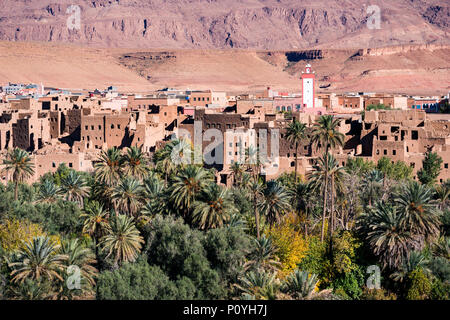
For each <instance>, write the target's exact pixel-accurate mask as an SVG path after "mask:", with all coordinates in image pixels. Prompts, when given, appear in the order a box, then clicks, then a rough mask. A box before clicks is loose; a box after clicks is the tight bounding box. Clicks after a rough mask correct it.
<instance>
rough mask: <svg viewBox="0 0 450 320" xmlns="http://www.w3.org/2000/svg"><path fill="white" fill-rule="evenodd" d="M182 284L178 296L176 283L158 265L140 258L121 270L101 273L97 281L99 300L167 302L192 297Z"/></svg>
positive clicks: (184, 284)
mask: <svg viewBox="0 0 450 320" xmlns="http://www.w3.org/2000/svg"><path fill="white" fill-rule="evenodd" d="M186 285H187V284H186V283H181V290H180V291H181V296H180V295H179V294H180V293H179V291H178V288H177V283H176V282H173V281H170V279H169V277H168V276H167V275H166V274H165V273H164V272H163V271H162V270H161V269H160V268H159V267H157V266H151V265H149V264H148V263H147V261H145V259H141V260H140V261H139V262H136V263H134V264H131V263H126V264H125V265H123V266H122V267H121V268H120V269H118V270H114V271H104V272H102V273H101V274H100V275H99V278H98V281H97V298H98V299H99V300H170V299H178V298H181V299H189V298H192V297H191V296H189V295H185V294H186V293H188V291H187V290H186V288H185V287H186Z"/></svg>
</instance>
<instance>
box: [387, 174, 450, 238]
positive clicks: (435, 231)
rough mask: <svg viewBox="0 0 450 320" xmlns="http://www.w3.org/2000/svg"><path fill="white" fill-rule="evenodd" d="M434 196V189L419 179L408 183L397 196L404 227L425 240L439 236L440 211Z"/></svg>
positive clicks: (396, 199) (396, 200)
mask: <svg viewBox="0 0 450 320" xmlns="http://www.w3.org/2000/svg"><path fill="white" fill-rule="evenodd" d="M432 198H433V191H432V189H431V188H429V187H427V186H426V185H422V184H420V183H419V182H417V181H412V182H410V183H408V184H406V185H405V186H404V187H403V188H402V189H401V190H400V192H398V193H397V194H396V197H395V202H396V204H397V206H398V210H399V213H400V214H401V217H402V226H403V228H405V229H407V230H409V231H410V232H411V233H412V234H417V235H420V236H421V237H423V238H424V239H425V240H432V239H435V238H436V237H438V236H439V227H440V224H441V222H440V212H439V210H437V208H436V207H437V204H436V202H435V201H434V200H433V199H432Z"/></svg>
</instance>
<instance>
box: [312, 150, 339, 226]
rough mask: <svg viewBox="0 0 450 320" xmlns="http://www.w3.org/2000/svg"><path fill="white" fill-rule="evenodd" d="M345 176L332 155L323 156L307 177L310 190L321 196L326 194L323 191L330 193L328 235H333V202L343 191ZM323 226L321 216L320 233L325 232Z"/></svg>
mask: <svg viewBox="0 0 450 320" xmlns="http://www.w3.org/2000/svg"><path fill="white" fill-rule="evenodd" d="M345 174H346V172H345V168H344V167H340V166H339V164H338V162H337V161H336V159H335V158H334V157H333V156H332V155H328V157H325V156H324V157H322V158H319V159H318V161H317V163H316V164H315V165H314V166H313V171H312V172H311V173H310V175H309V180H310V186H311V188H312V190H320V192H321V193H322V194H327V192H326V191H325V189H327V190H329V191H330V199H331V201H330V202H331V214H330V216H331V221H330V225H329V232H330V235H331V234H332V233H333V231H334V226H335V214H334V200H335V197H336V194H337V193H339V192H342V190H343V185H344V178H345ZM330 182H331V183H330ZM327 183H329V185H328V188H326V186H327ZM324 192H325V193H324ZM324 225H325V220H324V219H323V215H322V232H324V230H325V227H324Z"/></svg>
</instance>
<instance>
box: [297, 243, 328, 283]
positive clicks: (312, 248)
mask: <svg viewBox="0 0 450 320" xmlns="http://www.w3.org/2000/svg"><path fill="white" fill-rule="evenodd" d="M326 260H327V257H326V243H324V242H320V239H319V238H318V237H311V238H309V240H308V250H307V251H306V254H305V256H304V257H303V259H302V260H301V261H300V263H299V264H298V269H299V270H304V271H308V272H309V273H313V274H317V275H319V277H320V278H321V279H323V276H324V275H325V270H324V267H325V265H326Z"/></svg>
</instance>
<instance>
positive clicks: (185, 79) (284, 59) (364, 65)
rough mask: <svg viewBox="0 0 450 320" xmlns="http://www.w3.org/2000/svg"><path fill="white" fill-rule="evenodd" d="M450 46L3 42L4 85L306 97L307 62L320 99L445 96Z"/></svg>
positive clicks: (0, 75)
mask: <svg viewBox="0 0 450 320" xmlns="http://www.w3.org/2000/svg"><path fill="white" fill-rule="evenodd" d="M449 57H450V46H443V45H426V46H425V45H423V46H409V45H408V46H397V47H388V48H382V49H370V50H368V49H365V50H358V49H345V50H321V49H317V50H295V51H257V50H238V49H228V50H191V49H189V50H139V49H94V48H85V47H80V46H74V45H70V46H69V45H56V44H48V43H44V44H43V43H22V42H0V84H1V83H5V82H7V81H12V82H15V81H17V82H37V83H40V82H42V83H44V84H45V85H46V86H54V87H60V88H70V89H95V88H104V87H106V86H108V85H116V86H118V87H119V89H120V90H122V91H137V92H145V91H149V90H154V89H160V88H163V87H167V86H168V87H179V88H184V89H185V88H191V89H207V88H212V89H216V90H226V91H256V90H262V89H264V88H265V87H267V86H271V87H273V88H275V89H288V90H291V91H297V92H299V91H300V90H301V89H300V80H299V78H300V73H301V70H302V69H303V67H304V65H305V64H306V63H311V64H312V66H313V68H314V69H315V70H316V73H317V79H318V85H317V90H319V91H321V92H346V91H370V92H373V91H377V92H382V91H385V92H404V93H411V94H421V93H423V94H443V93H446V92H448V91H449V90H450V72H449V71H450V59H449Z"/></svg>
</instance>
